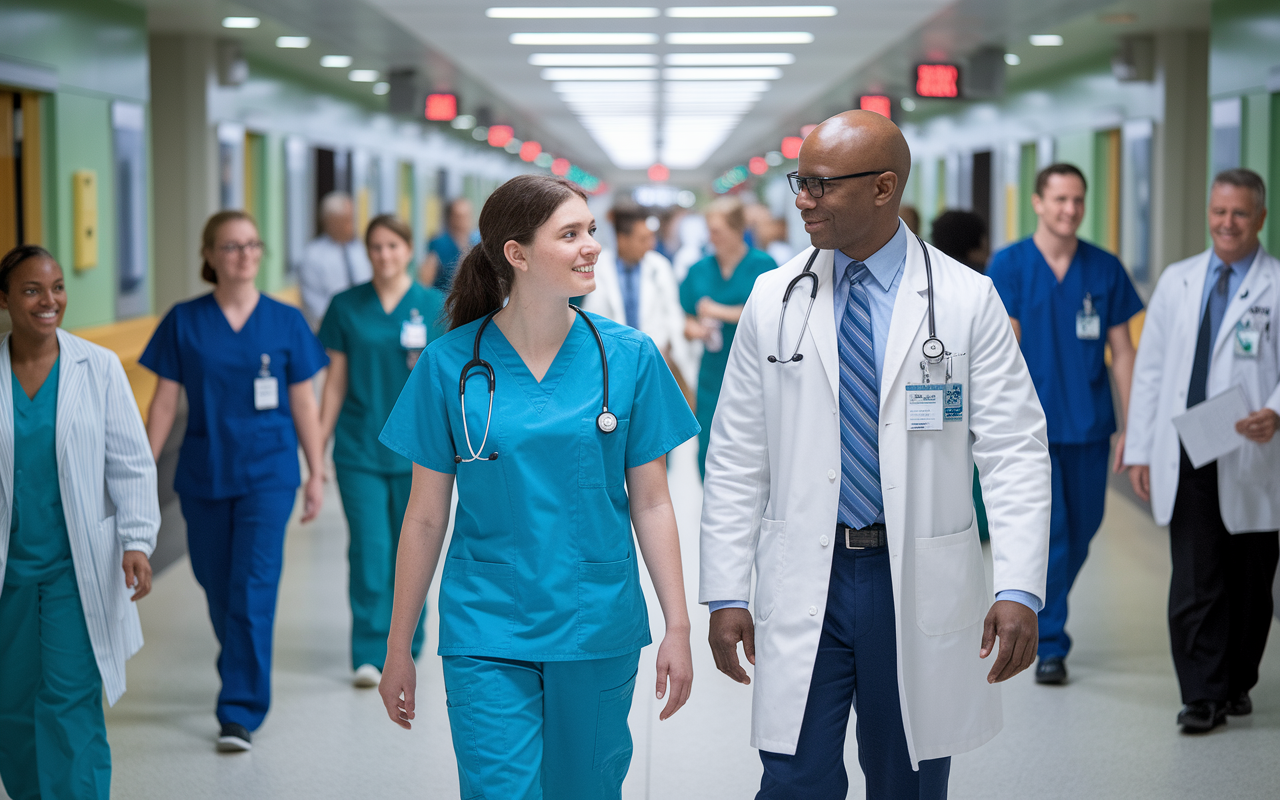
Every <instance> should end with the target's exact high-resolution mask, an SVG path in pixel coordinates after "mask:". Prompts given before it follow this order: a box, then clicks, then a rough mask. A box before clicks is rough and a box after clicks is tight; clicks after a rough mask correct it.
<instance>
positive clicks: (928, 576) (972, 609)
mask: <svg viewBox="0 0 1280 800" xmlns="http://www.w3.org/2000/svg"><path fill="white" fill-rule="evenodd" d="M915 559H916V624H917V625H919V626H920V630H921V631H923V632H924V633H925V635H927V636H942V635H943V634H947V633H955V632H956V631H961V630H964V629H965V628H968V627H970V626H972V625H976V624H977V623H979V622H981V621H982V618H983V615H984V613H985V612H986V607H987V606H988V605H989V602H988V599H989V592H988V591H987V575H986V568H985V567H984V566H983V563H982V544H981V542H980V541H979V539H978V531H977V530H976V524H975V525H973V526H970V528H969V529H968V530H964V531H961V532H959V533H952V534H948V535H946V536H935V537H932V538H923V539H916V540H915Z"/></svg>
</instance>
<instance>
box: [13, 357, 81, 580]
mask: <svg viewBox="0 0 1280 800" xmlns="http://www.w3.org/2000/svg"><path fill="white" fill-rule="evenodd" d="M60 362H61V358H59V359H58V360H57V361H54V362H53V369H51V370H50V371H49V377H47V378H45V381H44V385H43V386H41V387H40V391H38V392H36V396H35V397H33V398H28V397H27V393H26V392H25V391H23V389H22V384H21V383H19V382H18V376H17V375H14V376H13V508H12V512H11V513H12V521H11V522H10V523H9V559H8V562H7V565H6V567H5V576H4V582H5V583H7V584H10V585H12V586H30V585H32V584H36V583H44V582H46V581H48V580H49V579H51V578H53V577H56V576H57V574H58V573H59V572H61V571H62V570H64V569H70V568H71V567H72V563H71V539H70V535H69V534H68V533H67V518H66V517H65V516H64V515H63V513H62V489H61V488H60V487H59V486H58V455H57V423H58V365H59V363H60Z"/></svg>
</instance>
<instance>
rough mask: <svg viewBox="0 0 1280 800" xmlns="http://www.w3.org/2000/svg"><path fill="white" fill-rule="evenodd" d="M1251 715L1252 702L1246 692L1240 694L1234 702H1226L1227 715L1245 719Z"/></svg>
mask: <svg viewBox="0 0 1280 800" xmlns="http://www.w3.org/2000/svg"><path fill="white" fill-rule="evenodd" d="M1252 713H1253V701H1252V700H1250V699H1249V693H1248V692H1241V693H1240V696H1239V697H1237V698H1236V699H1234V700H1228V701H1227V714H1228V715H1229V716H1232V717H1247V716H1249V715H1250V714H1252Z"/></svg>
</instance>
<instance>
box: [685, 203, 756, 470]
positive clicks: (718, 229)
mask: <svg viewBox="0 0 1280 800" xmlns="http://www.w3.org/2000/svg"><path fill="white" fill-rule="evenodd" d="M706 219H707V232H708V235H709V236H710V238H711V246H712V248H713V249H714V254H713V255H710V256H707V257H706V258H704V259H702V260H701V261H699V262H697V263H696V264H694V265H693V266H692V267H690V268H689V274H688V275H687V276H685V279H684V282H683V283H681V284H680V305H681V306H683V308H684V311H685V314H687V315H688V317H687V318H686V320H685V326H684V335H685V338H686V339H689V340H691V341H695V340H696V341H701V342H702V343H703V348H704V349H703V353H702V362H701V365H700V367H699V368H698V395H697V407H696V408H695V409H694V411H695V412H696V413H697V416H698V424H699V425H701V426H702V430H701V432H700V433H699V434H698V472H699V473H700V474H701V475H703V476H704V477H705V476H706V472H707V444H708V442H710V440H711V419H712V417H713V416H714V415H715V411H716V401H717V400H718V399H719V398H720V385H721V384H722V383H723V382H724V370H725V365H726V364H728V363H729V349H730V347H732V345H733V337H734V333H735V332H736V331H737V329H738V319H739V318H740V317H741V316H742V306H743V304H744V303H746V302H747V296H748V295H749V294H751V287H752V286H755V283H756V278H758V277H759V276H760V275H761V274H763V273H765V272H768V271H769V270H771V269H775V268H777V266H778V265H777V263H776V262H775V261H774V260H773V259H772V258H770V257H769V255H768V254H767V253H764V252H762V251H760V250H755V249H753V248H751V247H748V246H747V243H746V240H745V239H744V238H743V234H744V233H745V232H746V227H747V220H746V214H745V211H744V208H743V205H742V201H741V200H739V199H738V198H736V197H720V198H717V199H715V200H713V201H712V202H711V204H710V205H708V206H707V210H706Z"/></svg>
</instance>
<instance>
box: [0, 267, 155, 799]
mask: <svg viewBox="0 0 1280 800" xmlns="http://www.w3.org/2000/svg"><path fill="white" fill-rule="evenodd" d="M0 309H5V310H7V311H8V312H9V318H10V320H11V321H12V324H13V331H12V333H10V334H8V335H6V336H4V337H3V338H0V782H3V784H4V790H5V792H7V796H8V797H11V798H13V799H14V800H37V799H38V798H45V800H91V799H93V800H106V798H107V796H108V795H109V794H110V791H111V750H110V748H109V747H108V746H107V729H106V725H105V723H104V721H103V715H102V699H103V694H104V692H105V694H106V699H107V702H108V703H111V704H113V705H114V704H115V702H116V700H118V699H119V698H120V695H122V694H123V693H124V688H125V681H124V665H125V660H126V659H127V658H129V656H131V655H133V654H134V653H135V652H136V651H137V650H138V648H139V647H141V646H142V628H141V627H140V625H139V623H138V611H137V609H136V608H135V606H134V604H133V603H132V602H130V601H131V600H137V599H139V598H141V597H143V596H144V595H146V594H147V592H149V591H150V590H151V565H150V564H149V563H148V560H147V557H148V556H149V555H150V554H151V551H152V550H153V549H154V548H155V544H156V531H157V529H158V528H159V527H160V506H159V503H158V502H157V501H156V470H155V464H154V462H152V460H151V452H150V449H149V448H148V447H147V435H146V432H145V431H144V430H143V428H142V418H141V416H139V414H138V405H137V403H136V402H135V401H134V399H133V392H132V390H130V388H129V381H128V379H127V378H125V374H124V368H123V367H121V366H120V359H119V358H117V357H116V355H115V354H114V353H112V352H110V351H107V350H104V349H103V348H101V347H98V346H96V345H94V344H90V343H89V342H86V341H85V340H83V339H80V338H78V337H76V336H72V335H71V334H69V333H67V332H66V331H64V330H61V329H60V328H59V325H60V324H61V323H62V315H63V314H64V313H65V312H66V309H67V293H66V288H65V284H64V282H63V277H62V268H61V267H59V266H58V263H57V262H56V261H54V259H53V256H51V255H49V253H48V251H46V250H45V249H44V248H41V247H37V246H34V245H24V246H21V247H17V248H15V249H14V250H12V251H10V252H9V254H8V255H6V256H5V257H4V259H3V260H0ZM111 506H114V513H113V514H112V515H111V516H106V515H105V514H104V508H106V507H111ZM104 517H105V518H104ZM5 792H0V794H4V793H5Z"/></svg>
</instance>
